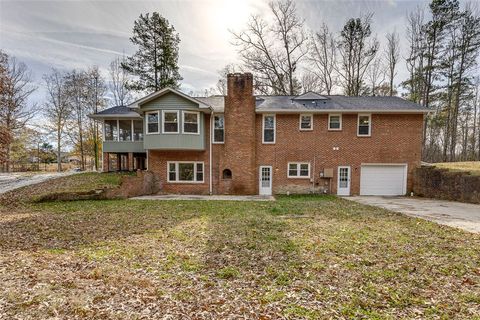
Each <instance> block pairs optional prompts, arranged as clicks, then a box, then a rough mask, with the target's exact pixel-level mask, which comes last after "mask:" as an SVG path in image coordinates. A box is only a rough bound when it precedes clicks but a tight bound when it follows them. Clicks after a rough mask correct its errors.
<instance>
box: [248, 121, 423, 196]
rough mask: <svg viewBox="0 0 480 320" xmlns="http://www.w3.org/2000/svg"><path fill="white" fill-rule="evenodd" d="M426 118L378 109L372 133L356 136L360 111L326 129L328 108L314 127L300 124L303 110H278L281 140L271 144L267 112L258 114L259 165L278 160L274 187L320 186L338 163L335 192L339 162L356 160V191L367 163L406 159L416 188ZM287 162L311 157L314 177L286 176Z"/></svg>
mask: <svg viewBox="0 0 480 320" xmlns="http://www.w3.org/2000/svg"><path fill="white" fill-rule="evenodd" d="M422 119H423V116H422V115H418V114H416V115H414V114H410V115H407V114H403V115H398V114H373V115H372V135H371V137H357V132H356V130H357V114H344V115H343V119H342V131H328V130H327V128H328V127H327V121H328V115H327V114H321V115H314V121H313V131H300V130H299V115H298V114H292V115H287V114H277V116H276V143H275V144H273V145H268V144H262V142H261V141H262V136H261V130H262V115H257V117H256V125H257V131H256V132H257V134H256V141H257V168H258V166H260V165H271V166H273V192H274V193H285V192H287V191H290V192H310V191H312V188H315V190H316V191H318V190H319V189H321V187H327V185H326V184H328V179H320V177H319V175H320V172H321V171H323V169H325V168H333V169H334V170H333V171H334V177H333V178H332V179H331V184H332V186H331V191H332V192H334V193H336V185H337V167H338V166H351V170H352V172H351V174H352V176H351V193H352V194H358V193H359V191H360V165H361V164H362V163H407V164H408V185H407V189H408V190H411V189H412V173H413V169H414V168H415V167H416V166H418V165H419V164H420V156H421V139H422V125H423V120H422ZM334 147H338V148H339V150H333V148H334ZM288 162H310V166H311V171H310V172H311V175H310V176H311V177H312V178H314V181H313V182H312V181H310V180H309V179H291V178H287V165H288ZM257 170H258V169H257Z"/></svg>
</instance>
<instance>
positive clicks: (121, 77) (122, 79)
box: [109, 57, 132, 106]
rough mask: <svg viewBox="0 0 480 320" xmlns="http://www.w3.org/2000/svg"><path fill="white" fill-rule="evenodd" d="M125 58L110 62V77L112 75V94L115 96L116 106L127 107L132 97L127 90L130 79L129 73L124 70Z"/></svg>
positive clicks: (117, 58) (110, 87)
mask: <svg viewBox="0 0 480 320" xmlns="http://www.w3.org/2000/svg"><path fill="white" fill-rule="evenodd" d="M125 61H126V60H125V57H122V58H120V57H116V58H115V59H114V60H113V61H112V62H110V68H109V75H110V85H109V89H110V92H111V93H112V94H113V102H114V104H115V105H116V106H124V105H127V104H128V103H129V102H130V101H131V99H132V95H131V93H130V91H129V90H128V89H127V83H128V81H129V79H130V75H129V74H128V72H127V71H126V70H125V69H124V68H122V64H125Z"/></svg>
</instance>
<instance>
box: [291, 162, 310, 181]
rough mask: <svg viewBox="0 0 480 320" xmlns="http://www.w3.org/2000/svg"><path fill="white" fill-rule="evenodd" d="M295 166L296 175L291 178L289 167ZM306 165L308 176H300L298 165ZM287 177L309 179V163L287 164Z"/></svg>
mask: <svg viewBox="0 0 480 320" xmlns="http://www.w3.org/2000/svg"><path fill="white" fill-rule="evenodd" d="M291 164H295V165H297V175H296V176H291V175H290V165H291ZM301 164H307V165H308V176H301V175H300V165H301ZM287 177H288V178H290V179H310V162H289V163H287Z"/></svg>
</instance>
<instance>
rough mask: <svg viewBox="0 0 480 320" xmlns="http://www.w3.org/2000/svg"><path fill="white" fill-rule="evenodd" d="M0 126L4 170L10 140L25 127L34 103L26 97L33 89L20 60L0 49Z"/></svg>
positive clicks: (24, 66)
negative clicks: (30, 103)
mask: <svg viewBox="0 0 480 320" xmlns="http://www.w3.org/2000/svg"><path fill="white" fill-rule="evenodd" d="M0 78H1V80H0V82H1V84H0V90H1V91H0V127H1V129H2V132H3V136H4V139H2V140H3V141H2V142H3V143H2V144H3V146H2V149H4V150H5V155H4V158H5V161H4V162H3V167H4V170H5V171H9V170H10V152H11V143H12V142H13V140H14V138H15V135H16V133H18V131H19V130H20V129H23V128H25V125H26V123H27V122H28V121H29V120H31V119H32V118H33V117H34V115H35V112H36V108H35V105H29V103H28V97H29V96H30V95H31V94H32V93H33V92H34V91H35V90H36V87H35V86H33V85H32V75H31V73H30V72H29V71H28V69H27V66H26V65H25V64H24V63H21V62H18V61H17V59H16V58H15V57H9V56H8V55H7V54H5V53H3V52H2V51H0Z"/></svg>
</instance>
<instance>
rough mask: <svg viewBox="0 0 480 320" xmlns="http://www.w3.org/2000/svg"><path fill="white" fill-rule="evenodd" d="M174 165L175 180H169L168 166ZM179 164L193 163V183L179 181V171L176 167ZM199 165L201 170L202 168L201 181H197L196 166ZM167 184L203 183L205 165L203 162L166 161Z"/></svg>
mask: <svg viewBox="0 0 480 320" xmlns="http://www.w3.org/2000/svg"><path fill="white" fill-rule="evenodd" d="M172 163H173V164H175V180H170V164H172ZM180 163H193V177H194V178H195V180H193V181H179V175H180V171H179V170H178V165H179V164H180ZM199 163H201V164H202V168H203V175H202V178H203V180H202V181H197V180H196V179H197V164H199ZM167 182H168V183H184V184H185V183H187V184H188V183H190V184H192V183H195V184H197V183H205V163H204V162H203V161H167Z"/></svg>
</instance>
